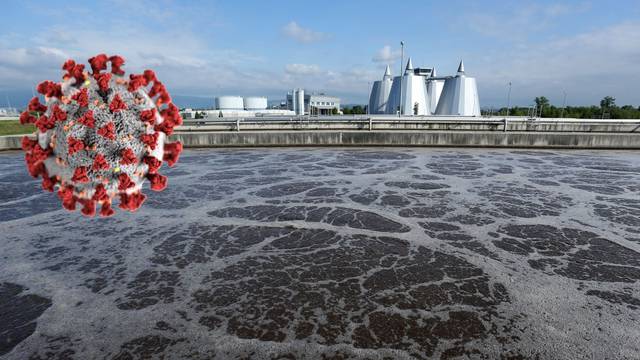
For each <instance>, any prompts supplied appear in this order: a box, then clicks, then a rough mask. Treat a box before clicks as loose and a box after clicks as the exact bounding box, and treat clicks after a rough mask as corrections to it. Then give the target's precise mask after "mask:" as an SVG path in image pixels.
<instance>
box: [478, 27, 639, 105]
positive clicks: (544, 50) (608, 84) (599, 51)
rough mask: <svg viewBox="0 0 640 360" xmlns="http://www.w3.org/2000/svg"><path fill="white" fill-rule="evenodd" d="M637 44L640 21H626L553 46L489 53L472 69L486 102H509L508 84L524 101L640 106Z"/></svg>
mask: <svg viewBox="0 0 640 360" xmlns="http://www.w3.org/2000/svg"><path fill="white" fill-rule="evenodd" d="M637 44H640V22H625V23H621V24H617V25H612V26H609V27H604V28H598V29H597V30H594V31H591V32H586V33H582V34H577V35H573V36H568V37H563V38H557V39H555V40H552V41H546V42H541V43H533V44H531V43H527V44H523V45H522V46H521V47H519V48H518V50H517V51H516V50H514V51H511V52H508V53H504V52H501V51H497V50H496V51H492V52H487V51H486V50H485V53H484V54H483V55H479V57H478V58H476V63H475V64H474V65H472V66H471V67H470V66H467V68H468V69H467V70H468V72H472V73H473V74H477V76H478V84H479V86H480V87H481V88H483V90H484V91H485V95H486V96H484V98H485V99H486V98H489V99H492V98H500V99H501V98H503V97H504V98H505V99H506V95H503V94H506V85H505V84H507V83H508V82H509V81H513V84H514V85H513V86H514V87H513V89H514V90H513V91H514V94H513V95H514V96H515V97H513V98H520V99H522V101H531V100H532V99H533V97H535V96H540V95H545V96H547V97H548V98H550V99H551V100H552V102H554V101H555V102H556V103H560V102H561V101H562V92H563V91H566V92H567V93H568V98H569V99H570V100H571V99H576V100H578V99H579V100H578V101H580V103H584V104H594V103H597V101H599V100H600V99H601V98H602V97H604V96H607V95H611V96H614V97H616V98H617V99H619V103H620V104H622V103H631V104H634V105H638V102H639V101H640V100H639V99H638V96H637V94H638V93H640V72H638V71H637V70H636V68H637V64H638V63H640V48H639V47H638V46H637ZM480 95H481V97H482V95H483V94H482V93H481V94H480ZM574 101H575V100H574Z"/></svg>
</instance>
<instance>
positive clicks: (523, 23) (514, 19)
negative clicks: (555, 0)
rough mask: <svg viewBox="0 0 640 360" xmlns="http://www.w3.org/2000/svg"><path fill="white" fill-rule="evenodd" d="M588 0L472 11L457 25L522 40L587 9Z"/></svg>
mask: <svg viewBox="0 0 640 360" xmlns="http://www.w3.org/2000/svg"><path fill="white" fill-rule="evenodd" d="M590 7H591V5H590V3H588V2H581V3H575V4H572V5H568V4H551V5H540V4H533V5H527V6H520V5H517V6H516V7H515V8H514V9H511V10H510V9H507V10H506V11H501V12H491V13H483V12H473V13H470V14H466V15H463V16H462V17H461V18H460V24H459V25H460V26H464V27H467V28H469V29H470V30H472V31H473V32H475V33H478V34H480V35H482V36H485V37H490V38H494V39H498V40H504V41H514V42H523V41H526V40H528V39H529V38H530V37H533V36H534V35H536V34H538V33H540V32H542V31H543V30H545V29H548V28H549V27H551V26H552V25H553V24H554V23H555V22H558V21H563V20H562V19H559V18H560V17H562V16H566V15H577V14H580V13H582V12H585V11H587V10H589V9H590Z"/></svg>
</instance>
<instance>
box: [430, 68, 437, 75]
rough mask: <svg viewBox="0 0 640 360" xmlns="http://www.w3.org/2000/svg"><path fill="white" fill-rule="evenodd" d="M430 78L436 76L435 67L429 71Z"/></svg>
mask: <svg viewBox="0 0 640 360" xmlns="http://www.w3.org/2000/svg"><path fill="white" fill-rule="evenodd" d="M431 76H432V77H436V76H438V75H436V68H435V67H434V68H433V69H431Z"/></svg>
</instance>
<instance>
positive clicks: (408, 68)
mask: <svg viewBox="0 0 640 360" xmlns="http://www.w3.org/2000/svg"><path fill="white" fill-rule="evenodd" d="M409 72H413V63H412V62H411V58H409V61H407V68H406V69H405V71H404V73H405V74H406V73H409Z"/></svg>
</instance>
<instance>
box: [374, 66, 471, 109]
mask: <svg viewBox="0 0 640 360" xmlns="http://www.w3.org/2000/svg"><path fill="white" fill-rule="evenodd" d="M369 112H370V113H371V114H397V113H398V112H400V113H401V114H402V115H405V116H410V115H442V116H445V115H454V116H480V115H481V114H480V100H479V97H478V86H477V84H476V79H475V78H473V77H469V76H467V75H466V74H465V71H464V63H463V62H462V61H460V65H459V66H458V73H457V74H456V75H455V76H445V77H437V76H436V71H435V68H433V69H429V68H426V69H425V68H417V69H414V68H413V63H412V62H411V58H409V60H408V61H407V66H406V68H405V72H404V75H403V76H396V77H394V78H393V80H392V78H391V70H390V69H389V66H387V68H386V71H385V73H384V76H383V78H382V80H379V81H376V82H374V84H373V88H372V89H371V94H370V96H369Z"/></svg>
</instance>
